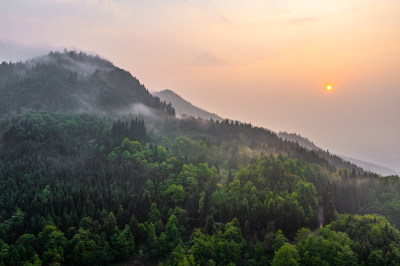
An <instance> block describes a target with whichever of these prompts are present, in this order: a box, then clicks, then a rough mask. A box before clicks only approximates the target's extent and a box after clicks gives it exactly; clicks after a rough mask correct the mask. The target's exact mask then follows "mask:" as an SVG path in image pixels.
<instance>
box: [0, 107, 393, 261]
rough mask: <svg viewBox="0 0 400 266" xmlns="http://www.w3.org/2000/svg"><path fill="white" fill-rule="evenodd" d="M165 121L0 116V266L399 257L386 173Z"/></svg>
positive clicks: (241, 128)
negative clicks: (349, 167)
mask: <svg viewBox="0 0 400 266" xmlns="http://www.w3.org/2000/svg"><path fill="white" fill-rule="evenodd" d="M172 120H173V121H175V122H171V121H172ZM165 121H169V123H167V124H168V125H160V128H161V129H160V130H159V131H156V130H155V128H150V127H147V126H146V122H145V121H144V119H143V118H142V117H131V118H123V119H119V120H118V119H110V118H99V117H96V116H94V115H88V114H69V115H67V114H54V113H27V114H23V115H19V116H16V117H13V118H10V119H9V118H4V119H2V120H1V121H0V134H1V142H0V191H1V194H0V221H1V223H0V239H1V240H0V264H3V265H32V264H33V265H40V264H42V265H50V264H51V265H57V264H65V265H83V264H86V265H102V264H111V263H119V262H124V261H131V262H132V263H143V264H157V263H161V264H165V265H229V264H230V265H266V264H272V265H296V264H302V265H328V264H329V265H331V264H335V265H356V264H365V265H389V264H396V263H400V246H399V244H400V232H399V231H398V230H397V229H396V228H395V226H399V225H400V217H399V214H400V212H399V207H400V200H399V193H400V189H399V179H398V177H397V176H390V177H380V176H378V175H374V174H368V173H365V172H358V171H356V170H355V169H353V170H346V169H336V167H334V166H332V165H330V163H329V162H328V161H327V160H326V159H324V158H321V157H319V156H318V155H317V154H315V153H313V152H310V151H307V150H305V149H303V148H301V147H300V146H298V145H295V144H293V143H290V142H285V141H282V140H280V139H279V138H277V137H276V136H275V135H274V134H273V133H271V132H269V131H267V130H263V129H259V128H254V127H252V126H251V125H248V124H241V123H234V122H228V121H226V122H214V121H204V120H196V119H192V118H190V119H173V118H166V120H165ZM149 124H151V123H150V122H149ZM200 128H201V130H200ZM172 129H173V130H172ZM163 132H174V133H173V134H172V133H171V134H169V135H168V134H164V133H163ZM195 132H197V133H196V134H195ZM175 135H176V136H175ZM369 213H371V214H369ZM384 217H386V218H384Z"/></svg>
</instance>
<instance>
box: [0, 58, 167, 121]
mask: <svg viewBox="0 0 400 266" xmlns="http://www.w3.org/2000/svg"><path fill="white" fill-rule="evenodd" d="M0 95H1V97H0V115H15V114H18V113H24V112H27V111H33V112H63V113H68V112H86V113H97V114H111V113H116V114H124V113H138V112H152V111H151V110H153V111H157V112H161V113H166V114H169V115H174V109H173V108H172V107H171V105H167V104H166V103H164V102H161V101H160V100H159V99H158V98H157V97H154V96H152V95H151V94H150V93H149V92H148V90H147V89H146V88H145V87H144V85H142V84H140V82H139V80H137V79H136V78H134V77H133V76H132V75H131V74H130V73H129V72H127V71H125V70H122V69H120V68H118V67H115V66H114V65H113V64H112V63H111V62H108V61H107V60H104V59H101V58H100V57H98V56H92V55H87V54H84V53H77V52H74V51H71V52H67V51H65V52H63V53H60V52H51V53H49V54H48V55H46V56H42V57H38V58H35V59H32V60H29V61H26V62H25V63H21V62H20V63H16V64H14V63H6V62H3V63H2V64H0Z"/></svg>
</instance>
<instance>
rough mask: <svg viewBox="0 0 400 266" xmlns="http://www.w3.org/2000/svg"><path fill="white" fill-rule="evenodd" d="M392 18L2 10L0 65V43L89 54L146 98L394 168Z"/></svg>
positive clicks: (271, 9) (235, 5) (59, 1)
mask: <svg viewBox="0 0 400 266" xmlns="http://www.w3.org/2000/svg"><path fill="white" fill-rule="evenodd" d="M399 10H400V1H398V0H380V1H374V0H331V1H327V0H302V1H300V0H290V1H289V0H249V1H239V0H218V1H217V0H214V1H212V0H202V1H200V0H199V1H195V0H169V1H161V0H147V1H130V0H120V1H117V0H114V1H113V0H81V1H79V0H14V1H2V2H1V3H0V36H2V37H0V61H1V60H10V55H11V54H12V53H11V52H10V49H9V48H8V49H6V48H7V47H9V46H10V44H12V45H14V46H15V47H16V46H17V44H18V45H20V46H23V47H25V48H26V50H29V49H30V50H32V49H36V50H35V51H42V50H43V49H44V48H46V49H47V48H49V47H50V48H52V49H60V48H64V47H67V48H76V49H78V50H85V51H89V52H95V53H98V54H100V55H101V56H104V57H106V58H107V59H109V60H111V61H112V62H113V63H114V64H116V65H117V66H120V67H122V68H125V69H127V70H129V71H130V72H131V73H132V74H133V75H134V76H136V77H137V78H139V80H140V81H141V82H142V83H144V84H145V85H146V86H147V88H148V89H149V90H156V91H157V90H163V89H171V90H174V91H176V92H177V93H178V94H180V95H181V96H183V97H184V98H186V99H187V100H189V101H191V102H192V103H193V104H195V105H198V106H200V107H202V108H204V109H206V110H209V111H211V112H215V113H218V114H220V115H221V116H224V117H229V118H232V119H238V120H241V121H246V122H252V123H253V124H256V125H260V126H264V127H267V128H270V129H272V130H275V131H280V130H281V131H289V132H297V133H300V134H301V135H304V136H306V137H308V138H309V139H311V140H313V141H314V142H315V143H316V144H317V145H320V146H321V147H323V148H325V149H329V150H330V151H332V152H338V153H342V154H345V155H350V156H354V157H357V158H360V159H364V160H369V161H373V162H377V163H380V164H383V165H386V166H390V167H392V168H396V169H397V170H399V171H400V137H399V136H400V123H399V121H400V120H399V118H398V117H399V115H400V104H399V99H400V86H399V84H400V75H399V73H400V16H399V15H398V12H399ZM7 45H8V46H7ZM27 46H29V47H27ZM2 47H3V49H1V48H2ZM40 47H42V48H43V49H39V48H40ZM28 48H29V49H28ZM22 50H23V49H20V50H18V51H22ZM14 54H15V53H14ZM28 54H29V55H31V54H32V52H31V53H28ZM20 55H21V57H20V58H18V54H17V55H15V56H16V57H17V59H26V58H24V56H25V57H26V56H27V55H24V54H23V52H21V53H20ZM15 56H14V58H11V59H15ZM328 83H329V84H332V85H333V86H334V88H333V90H332V92H330V93H326V92H325V91H324V90H323V88H324V87H325V86H326V85H327V84H328Z"/></svg>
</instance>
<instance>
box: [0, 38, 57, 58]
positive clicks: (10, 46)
mask: <svg viewBox="0 0 400 266" xmlns="http://www.w3.org/2000/svg"><path fill="white" fill-rule="evenodd" d="M51 50H54V47H51V46H49V45H45V44H37V45H23V44H20V43H16V42H13V41H2V40H0V62H3V61H6V62H9V61H11V62H17V61H25V60H28V59H31V58H33V57H37V56H41V55H44V54H47V53H48V52H49V51H51Z"/></svg>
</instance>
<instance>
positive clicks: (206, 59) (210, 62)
mask: <svg viewBox="0 0 400 266" xmlns="http://www.w3.org/2000/svg"><path fill="white" fill-rule="evenodd" d="M193 64H194V65H198V66H221V65H225V64H226V61H225V60H223V59H221V58H219V57H218V56H216V55H214V54H212V53H209V52H205V53H203V54H201V55H199V56H197V57H196V58H195V59H194V61H193Z"/></svg>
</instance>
